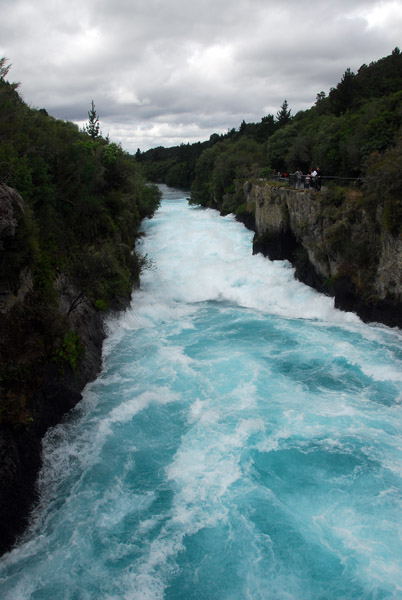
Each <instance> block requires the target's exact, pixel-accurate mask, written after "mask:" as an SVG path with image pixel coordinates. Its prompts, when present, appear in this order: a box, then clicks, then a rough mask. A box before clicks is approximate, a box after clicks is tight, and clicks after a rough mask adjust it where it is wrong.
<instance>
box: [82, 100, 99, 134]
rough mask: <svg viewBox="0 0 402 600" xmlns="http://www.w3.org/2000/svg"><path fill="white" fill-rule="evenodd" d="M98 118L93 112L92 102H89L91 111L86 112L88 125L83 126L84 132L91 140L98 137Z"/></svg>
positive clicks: (94, 111) (93, 105)
mask: <svg viewBox="0 0 402 600" xmlns="http://www.w3.org/2000/svg"><path fill="white" fill-rule="evenodd" d="M99 127H100V126H99V117H98V115H97V112H96V110H95V104H94V101H93V100H92V101H91V109H90V110H89V111H88V124H87V125H86V126H85V131H86V132H87V134H88V135H89V136H90V137H91V138H92V139H93V140H96V139H97V138H98V137H100V132H99Z"/></svg>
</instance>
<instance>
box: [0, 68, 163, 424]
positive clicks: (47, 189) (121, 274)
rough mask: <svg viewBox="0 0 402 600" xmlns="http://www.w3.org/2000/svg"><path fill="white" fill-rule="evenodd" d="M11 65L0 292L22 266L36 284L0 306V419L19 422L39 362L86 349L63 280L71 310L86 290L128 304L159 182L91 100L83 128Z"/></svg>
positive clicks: (0, 89)
mask: <svg viewBox="0 0 402 600" xmlns="http://www.w3.org/2000/svg"><path fill="white" fill-rule="evenodd" d="M8 70H9V67H8V66H7V63H6V60H5V59H2V60H1V61H0V183H1V184H5V185H7V186H9V187H10V188H14V189H15V190H17V192H18V193H19V194H20V195H21V197H22V199H23V204H22V203H18V202H17V201H14V206H13V208H14V217H15V218H16V221H17V226H16V228H15V234H12V232H11V231H10V232H8V233H7V231H5V232H4V231H3V234H2V235H1V239H0V251H1V255H0V291H1V292H2V294H3V295H4V294H6V293H7V292H16V291H17V290H18V288H19V287H20V285H21V273H24V274H25V277H26V276H27V274H28V273H29V277H30V280H31V281H32V282H33V286H32V291H31V292H30V293H29V294H28V295H27V297H26V300H25V301H24V304H23V305H21V304H18V303H17V304H16V306H15V307H14V308H12V309H11V311H9V312H8V313H7V314H5V313H4V312H3V313H1V314H0V330H1V335H0V364H1V370H0V392H1V393H2V399H1V404H0V421H1V420H2V421H3V422H11V423H13V424H14V425H15V424H16V425H19V424H21V423H29V422H30V418H31V417H30V409H29V397H28V396H29V392H28V391H27V390H28V389H35V387H37V385H38V384H39V383H40V381H39V380H40V377H41V365H43V364H45V363H46V362H47V361H49V360H50V361H52V360H54V361H55V363H57V365H58V366H59V367H60V368H62V366H63V365H62V363H63V361H64V363H65V364H66V365H67V364H69V365H70V367H71V368H72V369H73V370H76V368H77V366H78V361H79V359H80V357H81V356H82V355H83V352H84V350H85V349H83V347H82V343H81V342H80V340H79V339H78V337H77V335H76V334H75V333H74V332H71V330H70V325H69V322H68V315H67V317H66V316H64V318H62V317H61V315H60V312H59V311H58V301H59V297H58V292H57V282H58V281H60V280H61V279H62V278H64V280H67V281H68V282H69V285H70V288H71V287H72V289H73V290H74V299H73V300H72V302H71V306H70V309H69V313H71V312H72V311H74V310H75V309H76V308H77V306H78V305H79V303H80V301H81V300H82V298H83V297H84V296H85V297H87V298H88V299H89V300H90V302H91V303H92V304H93V306H94V307H95V308H96V309H97V310H104V309H109V308H118V307H119V306H121V305H122V302H123V300H124V299H127V298H128V297H129V296H130V292H131V289H132V285H133V282H135V281H137V280H138V277H139V273H140V270H141V267H142V265H143V261H144V259H143V258H141V257H139V256H137V255H136V254H135V253H133V252H132V250H133V247H134V243H135V239H136V237H137V236H138V227H139V225H140V222H141V220H142V219H143V218H144V217H147V216H151V215H152V214H153V212H154V210H155V209H156V207H157V206H158V203H159V191H158V189H157V188H156V186H154V185H146V180H145V177H144V175H143V173H142V168H141V166H140V165H139V164H138V162H137V161H136V159H135V157H133V156H130V155H129V154H127V153H126V152H124V151H123V149H122V148H121V147H120V146H119V145H117V144H115V143H112V142H109V140H108V139H104V138H103V137H102V136H101V135H100V134H99V120H98V117H97V115H96V111H95V106H94V104H93V102H92V106H91V110H90V111H89V113H88V116H89V123H88V126H87V128H85V130H84V131H79V129H78V127H77V126H76V125H74V124H73V123H70V122H65V121H61V120H57V119H54V118H52V117H51V116H49V115H48V114H47V112H46V110H44V109H34V108H30V107H29V106H27V105H26V104H25V102H24V101H23V100H22V98H21V97H20V95H19V93H18V85H17V84H14V83H10V82H8V81H6V76H7V73H8ZM0 217H1V215H0ZM0 229H1V228H0ZM0 233H1V231H0ZM10 323H12V327H11V326H10Z"/></svg>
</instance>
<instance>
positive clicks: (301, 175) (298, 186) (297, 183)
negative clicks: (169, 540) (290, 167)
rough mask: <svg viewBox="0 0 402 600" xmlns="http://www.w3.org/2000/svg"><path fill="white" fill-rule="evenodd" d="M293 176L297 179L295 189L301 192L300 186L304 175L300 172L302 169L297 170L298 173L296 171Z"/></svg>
mask: <svg viewBox="0 0 402 600" xmlns="http://www.w3.org/2000/svg"><path fill="white" fill-rule="evenodd" d="M293 175H294V176H295V177H296V185H295V188H296V189H297V190H299V189H300V184H301V178H302V177H303V173H302V172H301V170H300V169H297V171H295V172H294V173H293Z"/></svg>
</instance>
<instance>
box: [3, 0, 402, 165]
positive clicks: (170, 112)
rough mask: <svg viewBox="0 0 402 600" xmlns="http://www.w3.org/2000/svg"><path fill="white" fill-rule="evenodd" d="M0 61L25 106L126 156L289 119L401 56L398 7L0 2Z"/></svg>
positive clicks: (253, 0)
mask: <svg viewBox="0 0 402 600" xmlns="http://www.w3.org/2000/svg"><path fill="white" fill-rule="evenodd" d="M0 8H1V19H0V57H3V56H5V57H7V58H8V59H9V62H10V63H11V65H12V67H11V70H10V72H9V75H8V79H9V81H19V82H20V83H21V85H20V93H21V94H22V96H23V98H24V100H25V102H27V103H28V104H29V105H30V106H33V107H36V108H45V109H46V110H47V111H48V113H49V114H51V115H52V116H54V117H57V118H60V119H65V120H69V121H73V122H75V123H77V124H78V125H79V126H80V127H81V126H82V125H83V124H84V123H85V122H86V121H87V119H88V110H89V108H90V105H91V100H93V101H94V103H95V107H96V111H97V113H98V115H99V117H100V125H101V131H102V133H103V135H104V136H106V135H107V134H109V136H110V139H111V140H112V141H115V142H118V143H121V144H122V146H123V148H124V149H125V150H127V151H128V152H133V153H134V152H135V151H136V150H137V148H140V149H141V151H144V150H147V149H149V148H153V147H156V146H174V145H178V144H181V143H187V142H189V143H193V142H196V141H204V140H206V139H208V138H209V137H210V135H211V134H212V133H215V132H216V133H225V132H226V131H227V130H228V129H232V128H233V127H235V128H236V129H238V127H239V126H240V124H241V122H242V121H243V119H244V120H245V121H246V122H258V121H260V120H261V118H262V117H263V116H265V115H267V114H273V115H276V112H277V111H278V109H279V107H280V106H281V104H282V102H283V101H284V99H287V101H288V104H289V107H290V109H291V110H292V114H295V113H296V112H297V111H299V110H304V109H306V108H310V107H311V106H312V105H313V104H314V102H315V99H316V95H317V93H319V92H321V91H324V92H325V93H328V92H329V90H330V88H331V87H335V86H336V84H337V83H338V82H339V81H340V79H341V78H342V75H343V73H344V72H345V70H346V68H348V67H349V68H350V69H351V70H352V71H354V72H356V71H357V70H358V68H359V67H360V66H361V65H362V64H363V63H366V64H369V63H370V62H371V61H375V60H378V59H379V58H381V57H383V56H386V55H388V54H390V53H391V52H392V50H393V48H395V47H396V46H399V47H400V48H401V49H402V2H401V0H397V1H394V0H392V1H387V0H385V1H377V0H371V1H370V0H368V1H367V0H365V1H363V0H362V1H360V0H352V1H350V0H336V1H335V0H320V1H319V2H318V1H317V0H310V1H305V0H287V1H286V2H280V1H275V2H274V1H271V0H236V1H235V2H234V1H233V0H68V2H66V1H64V0H63V2H62V1H61V0H0Z"/></svg>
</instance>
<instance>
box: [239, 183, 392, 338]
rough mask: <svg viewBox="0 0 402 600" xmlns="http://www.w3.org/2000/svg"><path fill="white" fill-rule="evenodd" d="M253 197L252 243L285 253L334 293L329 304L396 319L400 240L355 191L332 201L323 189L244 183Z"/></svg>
mask: <svg viewBox="0 0 402 600" xmlns="http://www.w3.org/2000/svg"><path fill="white" fill-rule="evenodd" d="M244 190H245V199H246V202H247V203H248V204H249V205H252V204H253V205H255V223H256V237H255V241H254V249H255V251H261V252H263V253H264V254H265V255H266V256H268V257H269V258H271V259H272V260H275V259H288V260H290V262H292V264H293V265H294V266H295V267H296V277H298V278H299V279H300V280H302V281H304V282H305V283H307V284H309V285H312V286H313V287H315V288H317V289H319V290H320V291H323V292H326V293H329V294H331V295H333V296H335V305H336V306H337V307H339V308H343V309H344V310H351V311H354V312H356V313H357V314H359V315H360V316H361V317H362V318H363V319H364V320H366V321H379V322H383V323H385V324H387V325H390V326H395V325H396V326H398V327H402V241H401V240H400V239H399V238H398V237H394V236H392V234H390V233H389V232H388V231H386V229H385V228H384V226H383V225H382V220H381V212H377V215H376V216H375V217H372V216H370V215H368V214H367V213H366V211H365V209H364V207H363V206H362V205H361V203H359V202H357V201H356V198H354V195H356V192H353V191H351V192H350V198H347V200H346V201H345V202H344V203H343V204H341V205H340V206H337V207H334V206H333V205H330V204H329V203H328V202H327V199H326V194H325V192H320V193H317V192H314V191H299V190H293V189H288V188H280V187H274V186H272V185H270V184H269V183H268V182H267V181H264V180H257V181H255V182H253V183H252V184H250V183H248V184H246V185H245V188H244Z"/></svg>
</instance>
